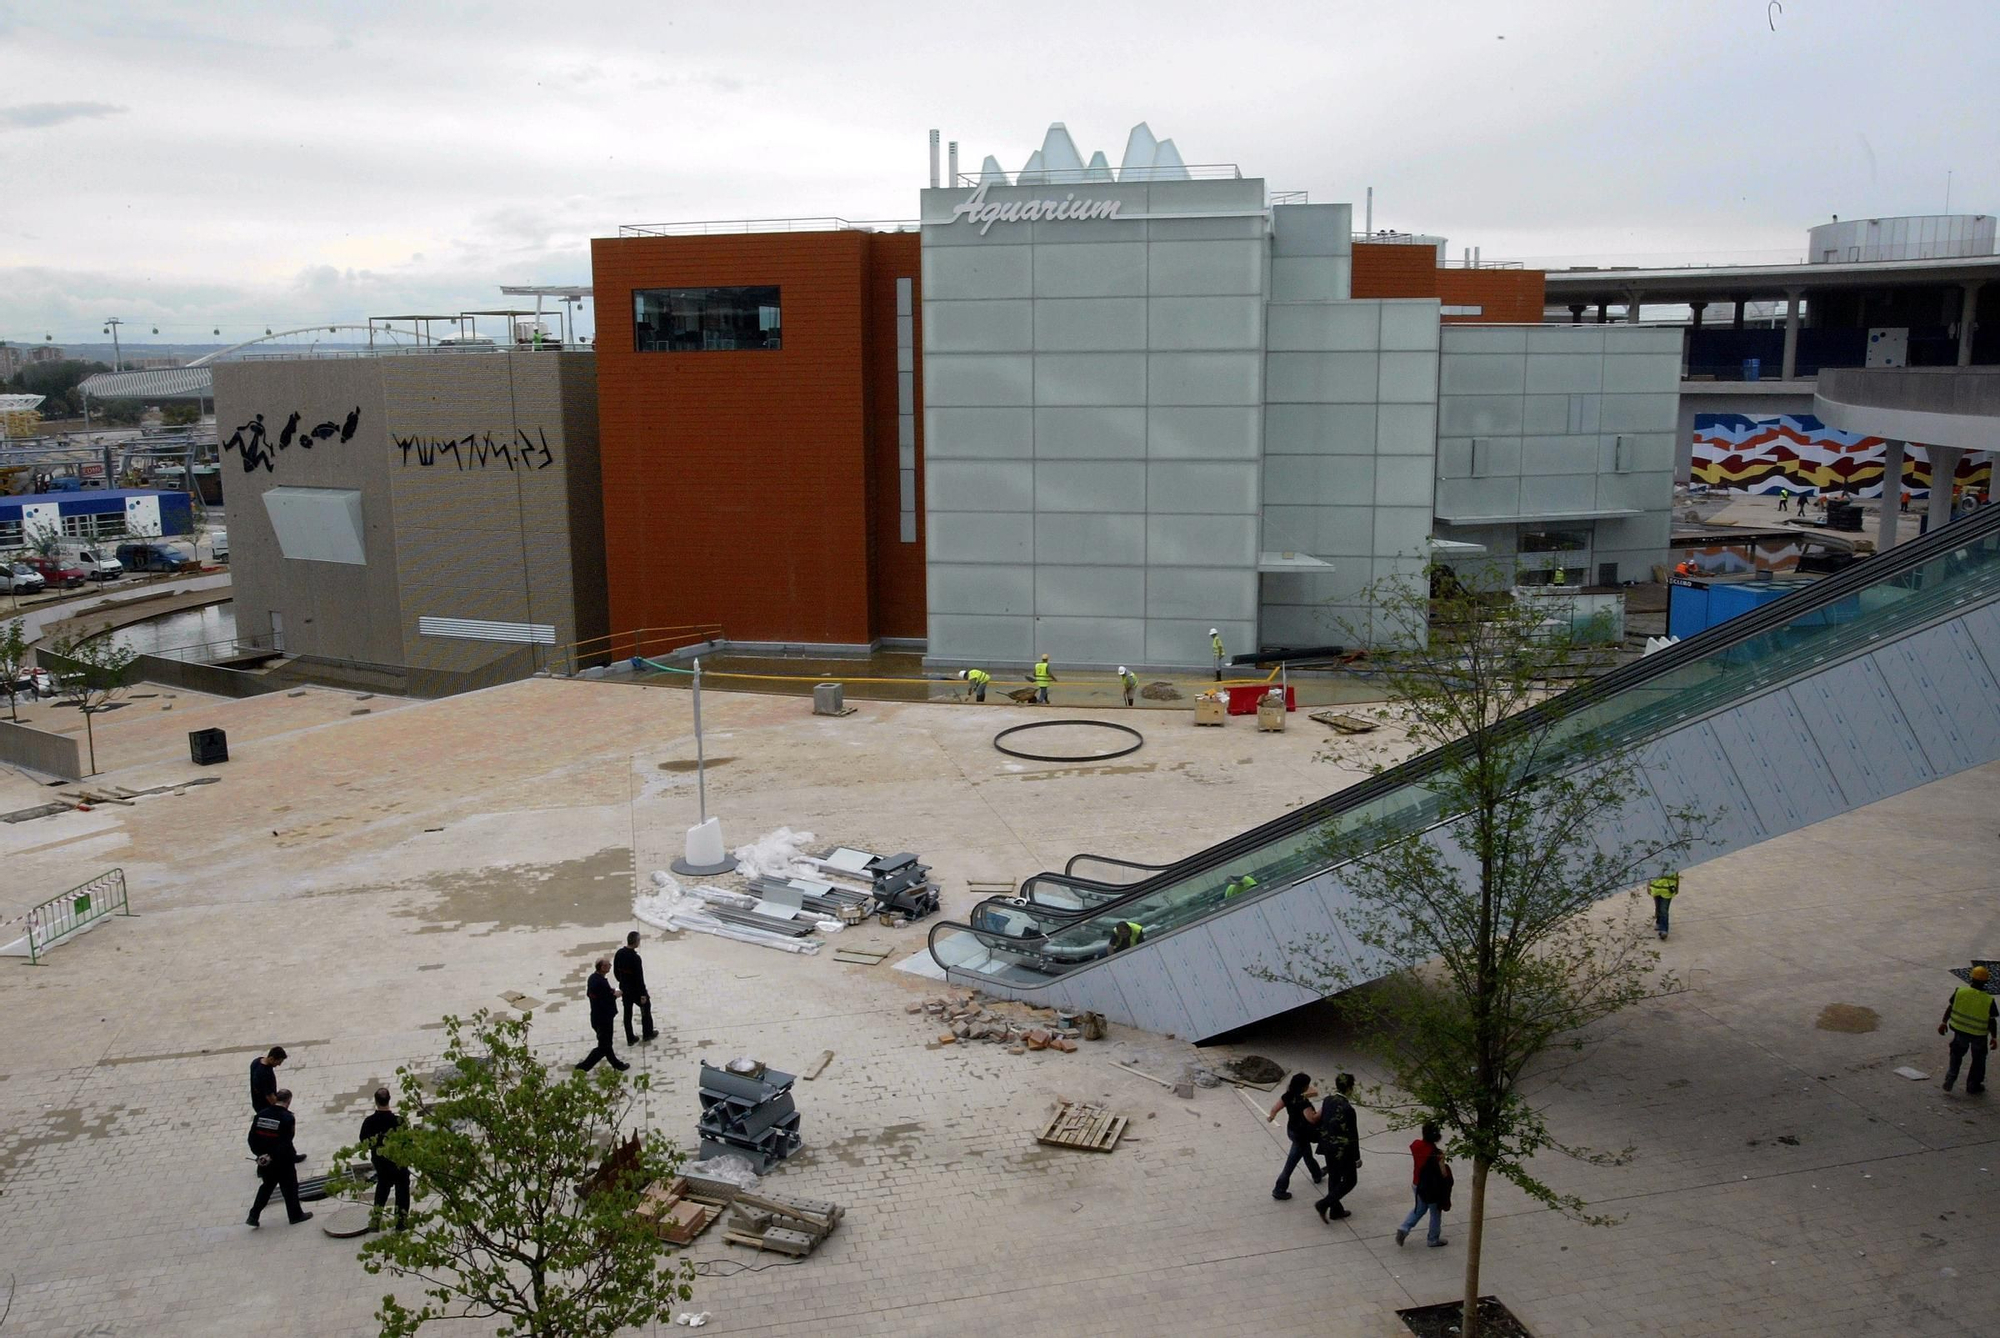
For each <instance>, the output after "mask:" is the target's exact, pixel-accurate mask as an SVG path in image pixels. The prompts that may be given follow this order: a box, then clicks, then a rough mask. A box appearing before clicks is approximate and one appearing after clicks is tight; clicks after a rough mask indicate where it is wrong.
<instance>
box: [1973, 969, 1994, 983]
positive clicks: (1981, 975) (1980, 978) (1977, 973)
mask: <svg viewBox="0 0 2000 1338" xmlns="http://www.w3.org/2000/svg"><path fill="white" fill-rule="evenodd" d="M1971 975H1972V983H1973V984H1975V985H1984V984H1985V983H1986V982H1987V981H1989V980H1991V979H1992V978H1993V977H1992V975H1991V973H1989V972H1988V971H1987V969H1986V968H1985V967H1983V966H1975V967H1973V968H1972V971H1971Z"/></svg>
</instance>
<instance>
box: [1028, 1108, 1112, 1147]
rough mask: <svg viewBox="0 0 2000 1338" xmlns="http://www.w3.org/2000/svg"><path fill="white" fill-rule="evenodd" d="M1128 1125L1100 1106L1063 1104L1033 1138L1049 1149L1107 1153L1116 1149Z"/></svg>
mask: <svg viewBox="0 0 2000 1338" xmlns="http://www.w3.org/2000/svg"><path fill="white" fill-rule="evenodd" d="M1128 1123H1129V1121H1128V1120H1127V1119H1126V1118H1125V1117H1124V1116H1123V1115H1114V1114H1112V1113H1111V1112H1110V1111H1108V1110H1106V1109H1105V1108H1104V1107H1102V1106H1092V1105H1088V1104H1085V1103H1083V1102H1076V1101H1065V1102H1063V1103H1062V1104H1061V1105H1059V1106H1057V1107H1056V1113H1055V1115H1054V1116H1053V1117H1052V1118H1051V1119H1050V1120H1049V1122H1048V1124H1047V1125H1046V1126H1045V1127H1044V1128H1043V1129H1042V1131H1041V1132H1040V1133H1038V1134H1036V1135H1035V1141H1036V1142H1037V1143H1047V1144H1048V1145H1049V1146H1050V1147H1058V1148H1080V1149H1082V1150H1083V1151H1085V1152H1109V1151H1111V1149H1113V1148H1115V1147H1117V1146H1118V1140H1119V1138H1121V1137H1122V1136H1123V1135H1124V1133H1125V1126H1126V1124H1128Z"/></svg>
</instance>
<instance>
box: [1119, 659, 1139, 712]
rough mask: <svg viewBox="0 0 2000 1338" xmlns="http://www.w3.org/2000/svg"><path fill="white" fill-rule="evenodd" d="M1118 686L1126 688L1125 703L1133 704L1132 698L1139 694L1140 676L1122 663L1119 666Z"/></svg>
mask: <svg viewBox="0 0 2000 1338" xmlns="http://www.w3.org/2000/svg"><path fill="white" fill-rule="evenodd" d="M1118 686H1119V687H1121V688H1123V689H1125V704H1126V705H1127V706H1130V705H1132V699H1133V698H1134V697H1136V696H1138V695H1139V676H1138V675H1137V674H1135V673H1133V672H1132V671H1131V670H1130V669H1127V668H1126V667H1125V666H1124V665H1122V664H1121V665H1119V666H1118Z"/></svg>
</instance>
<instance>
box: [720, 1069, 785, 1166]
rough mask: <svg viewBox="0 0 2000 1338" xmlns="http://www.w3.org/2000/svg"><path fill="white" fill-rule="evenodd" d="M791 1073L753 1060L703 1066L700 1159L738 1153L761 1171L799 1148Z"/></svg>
mask: <svg viewBox="0 0 2000 1338" xmlns="http://www.w3.org/2000/svg"><path fill="white" fill-rule="evenodd" d="M794 1081H795V1079H794V1077H793V1075H792V1074H789V1073H780V1072H778V1071H777V1070H776V1069H772V1068H766V1067H764V1065H762V1064H761V1063H758V1062H757V1061H755V1060H749V1059H732V1060H730V1061H729V1063H728V1064H727V1065H726V1066H725V1067H723V1068H716V1067H715V1066H714V1065H713V1064H703V1065H702V1066H701V1122H700V1124H699V1125H698V1126H697V1127H696V1131H697V1132H698V1133H700V1135H701V1160H703V1161H706V1160H708V1159H709V1158H710V1157H723V1156H729V1155H732V1154H733V1155H735V1156H739V1157H742V1158H744V1159H745V1160H747V1161H748V1162H749V1163H750V1164H751V1166H753V1167H755V1168H756V1171H757V1174H758V1175H765V1174H767V1173H769V1171H770V1169H771V1168H772V1167H773V1166H775V1165H777V1164H778V1163H779V1162H781V1161H783V1160H784V1159H785V1158H787V1157H789V1156H791V1155H792V1154H793V1153H794V1152H797V1151H798V1150H799V1112H798V1110H797V1108H796V1107H794V1106H793V1104H792V1083H793V1082H794Z"/></svg>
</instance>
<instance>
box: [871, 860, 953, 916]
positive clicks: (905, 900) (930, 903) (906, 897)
mask: <svg viewBox="0 0 2000 1338" xmlns="http://www.w3.org/2000/svg"><path fill="white" fill-rule="evenodd" d="M865 872H866V873H867V874H868V876H869V877H870V878H873V879H874V880H875V904H876V905H877V906H880V907H881V908H882V909H883V910H884V911H885V912H893V913H895V914H899V915H903V916H906V917H908V918H909V919H912V920H921V919H923V918H924V917H925V916H926V915H929V914H931V913H932V912H933V911H935V910H937V908H938V890H937V885H936V884H934V883H932V882H931V881H930V876H931V867H930V865H928V864H919V863H917V857H916V856H915V855H912V854H910V853H909V852H908V851H904V852H903V853H902V854H900V855H877V856H876V857H875V858H874V859H872V860H869V861H868V867H867V869H866V870H865Z"/></svg>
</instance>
